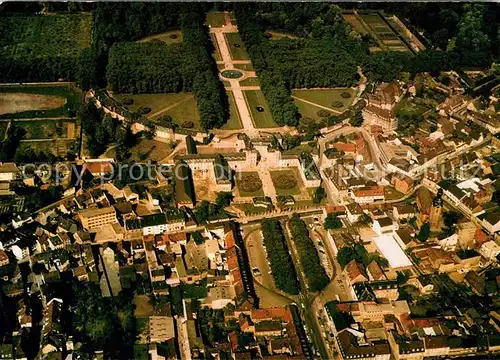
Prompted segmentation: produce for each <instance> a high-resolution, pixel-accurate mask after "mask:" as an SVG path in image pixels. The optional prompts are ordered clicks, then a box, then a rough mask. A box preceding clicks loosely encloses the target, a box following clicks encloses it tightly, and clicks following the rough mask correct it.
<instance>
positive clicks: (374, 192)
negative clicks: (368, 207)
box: [353, 186, 384, 197]
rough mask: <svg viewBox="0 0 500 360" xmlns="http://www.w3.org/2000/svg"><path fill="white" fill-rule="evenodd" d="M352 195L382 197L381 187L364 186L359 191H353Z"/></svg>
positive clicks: (382, 189)
mask: <svg viewBox="0 0 500 360" xmlns="http://www.w3.org/2000/svg"><path fill="white" fill-rule="evenodd" d="M353 193H354V195H355V196H356V197H368V196H382V195H384V187H383V186H365V187H362V188H359V189H354V190H353Z"/></svg>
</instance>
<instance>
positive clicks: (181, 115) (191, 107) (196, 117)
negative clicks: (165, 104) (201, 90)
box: [161, 97, 200, 129]
mask: <svg viewBox="0 0 500 360" xmlns="http://www.w3.org/2000/svg"><path fill="white" fill-rule="evenodd" d="M161 115H170V116H172V118H173V120H174V122H175V123H176V124H179V125H182V123H183V122H185V121H192V122H193V123H194V128H195V129H199V128H200V114H199V113H198V108H197V105H196V100H195V98H194V97H192V98H190V99H188V100H186V101H184V102H183V103H180V104H179V105H177V106H174V107H173V108H171V109H169V110H167V111H166V112H164V113H162V114H161Z"/></svg>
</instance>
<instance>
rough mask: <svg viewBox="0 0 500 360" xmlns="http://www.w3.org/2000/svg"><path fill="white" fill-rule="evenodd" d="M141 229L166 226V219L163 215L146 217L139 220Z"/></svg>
mask: <svg viewBox="0 0 500 360" xmlns="http://www.w3.org/2000/svg"><path fill="white" fill-rule="evenodd" d="M141 224H142V227H148V226H157V225H165V224H167V217H166V216H165V214H163V213H159V214H151V215H146V216H144V217H143V218H142V219H141Z"/></svg>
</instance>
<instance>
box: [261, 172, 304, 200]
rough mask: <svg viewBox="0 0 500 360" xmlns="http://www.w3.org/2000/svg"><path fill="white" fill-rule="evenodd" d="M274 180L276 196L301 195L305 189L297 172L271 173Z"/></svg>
mask: <svg viewBox="0 0 500 360" xmlns="http://www.w3.org/2000/svg"><path fill="white" fill-rule="evenodd" d="M269 173H270V174H271V179H272V180H273V185H274V188H275V189H276V195H278V196H281V195H299V194H300V193H301V188H302V187H303V185H302V181H301V180H300V177H299V174H298V173H297V171H294V170H292V169H286V170H273V171H270V172H269Z"/></svg>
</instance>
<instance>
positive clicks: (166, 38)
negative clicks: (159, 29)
mask: <svg viewBox="0 0 500 360" xmlns="http://www.w3.org/2000/svg"><path fill="white" fill-rule="evenodd" d="M182 40H183V36H182V31H181V30H173V31H169V32H165V33H161V34H156V35H151V36H148V37H145V38H143V39H140V40H138V41H137V42H155V43H164V44H168V45H170V44H177V43H181V42H182Z"/></svg>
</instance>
